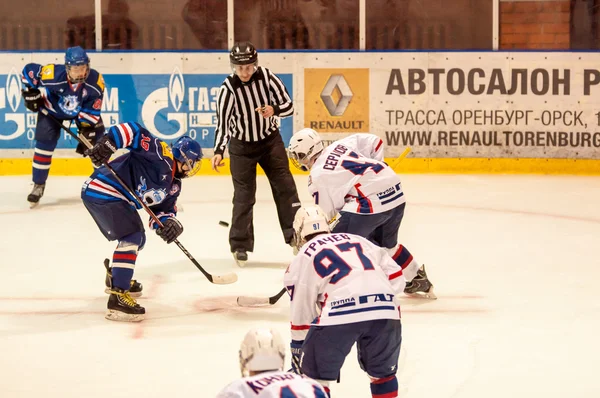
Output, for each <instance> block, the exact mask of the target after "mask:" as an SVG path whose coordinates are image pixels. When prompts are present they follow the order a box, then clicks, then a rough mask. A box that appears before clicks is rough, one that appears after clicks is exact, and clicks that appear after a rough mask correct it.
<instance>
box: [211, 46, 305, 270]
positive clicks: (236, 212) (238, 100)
mask: <svg viewBox="0 0 600 398" xmlns="http://www.w3.org/2000/svg"><path fill="white" fill-rule="evenodd" d="M229 60H230V62H231V68H232V69H233V73H232V74H231V75H229V76H228V77H227V78H226V79H225V81H224V82H223V84H222V85H221V88H220V90H219V95H218V97H217V128H216V130H215V146H214V151H215V154H214V156H213V158H212V160H211V165H212V168H213V170H215V171H217V172H218V171H219V167H222V166H223V165H224V163H223V153H224V152H225V148H226V147H227V145H229V157H230V166H229V167H230V170H231V177H232V179H233V212H232V217H231V227H230V230H229V245H230V249H231V252H232V253H233V255H234V258H235V260H236V262H237V263H238V264H239V265H240V266H243V265H244V263H245V262H246V261H247V260H248V252H251V251H253V250H254V227H253V223H252V208H253V206H254V203H255V202H256V198H255V196H256V165H257V164H258V165H260V167H261V168H262V169H263V170H264V171H265V174H266V175H267V178H268V179H269V183H270V184H271V191H272V192H273V199H274V200H275V205H276V206H277V214H278V216H279V224H280V226H281V230H282V232H283V237H284V239H285V242H286V243H287V244H290V245H291V242H292V238H293V231H294V229H293V226H292V224H293V222H294V216H295V215H296V211H297V210H298V209H299V207H300V200H299V199H298V192H297V191H296V184H295V183H294V179H293V177H292V174H291V173H290V169H289V163H288V157H287V153H286V151H285V146H284V144H283V140H282V139H281V135H280V134H279V126H278V122H277V119H275V117H274V116H278V117H280V118H283V117H288V116H291V115H292V114H293V113H294V106H293V104H292V99H291V98H290V95H289V94H288V92H287V89H286V88H285V86H284V85H283V82H282V81H281V79H280V78H279V77H277V76H276V75H275V74H274V73H273V72H271V71H270V70H269V69H267V68H265V67H262V66H258V54H257V52H256V49H255V48H254V46H253V45H252V43H250V42H239V43H235V44H234V46H233V48H232V49H231V53H230V54H229Z"/></svg>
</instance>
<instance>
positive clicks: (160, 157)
mask: <svg viewBox="0 0 600 398" xmlns="http://www.w3.org/2000/svg"><path fill="white" fill-rule="evenodd" d="M106 135H107V136H108V137H109V138H110V139H111V140H112V141H113V142H114V143H116V145H117V147H118V148H127V149H129V152H128V153H126V154H124V155H121V156H119V157H117V158H116V159H114V160H112V161H111V162H110V166H111V167H112V169H113V170H114V171H115V172H116V173H117V175H118V176H119V177H120V178H121V179H122V180H123V182H125V183H126V184H127V186H128V187H129V188H131V189H132V190H133V191H134V192H135V193H136V195H137V196H138V197H139V198H142V199H143V200H144V203H146V204H147V205H148V206H149V207H151V208H152V210H154V212H155V214H156V216H157V217H158V218H159V219H161V221H162V220H164V219H165V218H166V217H175V216H176V214H177V207H176V202H177V198H178V197H179V194H180V192H181V180H180V179H179V178H176V177H175V171H176V168H177V165H176V164H175V160H174V159H173V153H172V152H171V148H170V147H169V145H168V144H167V143H166V142H164V141H162V140H160V139H158V138H156V137H154V136H153V135H152V134H151V133H150V132H149V131H148V130H146V129H145V128H144V127H142V126H141V125H139V124H138V123H132V122H129V123H122V124H118V125H116V126H112V127H111V128H110V129H108V132H107V133H106ZM82 189H83V194H84V195H87V196H90V197H92V198H94V201H96V202H97V201H106V202H111V201H117V200H124V201H127V202H129V203H130V204H131V205H132V206H134V207H135V208H136V209H141V208H142V206H141V205H140V204H139V203H138V201H137V200H135V198H133V197H132V196H131V195H130V194H129V193H128V192H127V191H126V190H125V189H124V188H123V187H122V186H121V185H120V184H119V183H118V182H117V179H116V178H115V176H114V175H112V173H111V172H110V171H109V170H108V169H107V168H106V167H105V166H101V167H99V168H98V169H96V171H94V173H93V174H92V175H91V176H90V178H88V179H87V181H86V182H85V184H84V185H83V188H82ZM150 226H151V227H153V228H155V227H156V225H154V223H153V222H152V220H151V223H150Z"/></svg>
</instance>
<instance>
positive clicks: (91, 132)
mask: <svg viewBox="0 0 600 398" xmlns="http://www.w3.org/2000/svg"><path fill="white" fill-rule="evenodd" d="M79 138H83V139H86V140H88V141H89V142H90V144H92V145H94V144H95V143H96V128H95V127H92V126H81V127H79ZM86 149H87V146H86V145H83V144H82V143H81V142H80V143H78V144H77V148H75V152H77V153H78V154H80V155H83V156H85V150H86Z"/></svg>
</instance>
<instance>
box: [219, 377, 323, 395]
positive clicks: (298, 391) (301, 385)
mask: <svg viewBox="0 0 600 398" xmlns="http://www.w3.org/2000/svg"><path fill="white" fill-rule="evenodd" d="M281 397H297V398H327V394H326V393H325V390H324V389H323V386H321V385H320V384H319V383H318V382H316V381H314V380H313V379H309V378H308V377H305V376H301V375H297V374H295V373H291V372H267V373H261V374H259V375H256V376H250V377H244V378H241V379H238V380H235V381H234V382H232V383H230V384H229V385H228V386H227V387H225V388H224V389H223V390H222V391H221V392H220V393H219V395H217V398H281Z"/></svg>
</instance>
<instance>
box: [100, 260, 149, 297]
mask: <svg viewBox="0 0 600 398" xmlns="http://www.w3.org/2000/svg"><path fill="white" fill-rule="evenodd" d="M104 268H106V277H105V278H104V284H105V285H106V288H105V289H104V293H107V294H110V290H111V289H112V267H111V266H110V260H109V259H108V258H105V259H104ZM143 289H144V286H142V284H141V283H140V282H138V281H137V280H135V279H132V280H131V283H130V286H129V295H130V296H131V297H135V298H138V297H141V296H142V290H143Z"/></svg>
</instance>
